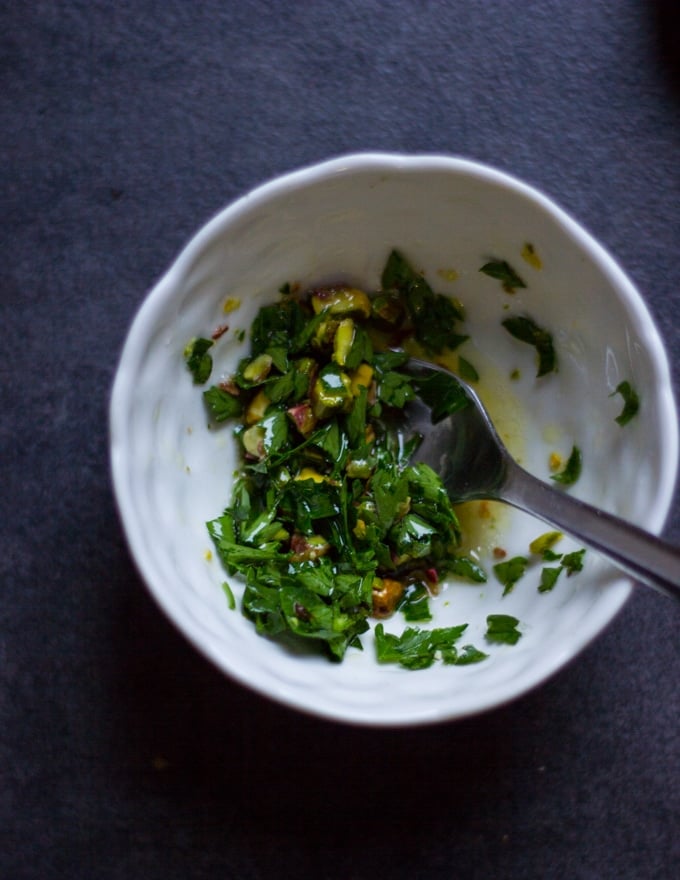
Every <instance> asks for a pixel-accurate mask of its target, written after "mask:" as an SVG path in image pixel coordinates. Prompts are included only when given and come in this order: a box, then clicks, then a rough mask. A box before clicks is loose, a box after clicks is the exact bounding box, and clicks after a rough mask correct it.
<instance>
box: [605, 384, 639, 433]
mask: <svg viewBox="0 0 680 880" xmlns="http://www.w3.org/2000/svg"><path fill="white" fill-rule="evenodd" d="M615 394H620V395H621V397H622V398H623V409H622V410H621V412H620V413H619V415H618V416H617V417H616V418H615V419H614V421H615V422H618V424H619V425H621V426H622V427H623V425H627V424H628V422H629V421H630V420H631V419H632V418H633V416H635V415H636V414H637V411H638V410H639V409H640V398H639V396H638V393H637V391H636V390H635V389H634V388H633V386H632V385H631V384H630V382H628V381H623V382H619V384H618V385H617V386H616V388H615V389H614V391H612V393H611V394H610V395H609V396H610V397H613V396H614V395H615Z"/></svg>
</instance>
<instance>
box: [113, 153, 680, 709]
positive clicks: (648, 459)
mask: <svg viewBox="0 0 680 880" xmlns="http://www.w3.org/2000/svg"><path fill="white" fill-rule="evenodd" d="M528 242H529V243H531V244H532V245H533V247H534V249H535V252H536V254H537V255H538V256H539V258H540V261H541V268H537V267H536V266H535V265H532V264H531V263H530V262H527V261H526V260H525V259H523V258H522V252H523V249H524V248H525V245H526V244H527V243H528ZM393 247H397V248H399V249H400V250H402V251H403V252H404V254H405V255H406V256H407V257H408V258H409V259H410V260H411V261H412V262H413V263H414V264H415V265H417V266H418V267H419V268H420V269H422V270H423V271H424V272H425V274H426V277H427V278H428V280H429V281H430V283H431V284H432V286H433V287H434V288H435V289H436V290H437V291H440V292H442V293H447V294H450V295H452V296H456V297H458V298H459V299H460V300H462V302H463V303H464V305H465V307H466V311H467V321H466V332H468V333H469V334H470V337H471V338H470V341H469V342H467V343H465V346H464V347H463V348H462V349H461V352H460V353H461V354H463V355H464V356H465V357H466V358H467V359H468V360H470V361H472V362H473V363H475V365H476V366H477V368H478V370H479V372H480V374H481V376H482V381H481V391H482V394H483V396H485V397H486V399H487V403H488V405H489V407H490V409H491V411H492V415H494V417H495V418H496V419H497V421H498V424H499V427H500V429H501V433H503V434H504V436H505V438H506V440H507V441H508V444H509V446H510V448H511V450H512V451H513V452H514V453H515V454H516V455H517V457H518V458H519V459H520V460H521V462H522V463H523V464H524V465H525V467H527V469H529V470H530V471H532V472H533V473H535V474H536V475H538V476H541V477H544V478H547V476H548V474H549V471H548V464H547V463H548V459H549V456H550V454H551V453H552V452H558V453H560V454H561V455H563V456H564V457H566V456H567V455H568V454H569V451H570V450H571V447H572V445H574V444H575V445H578V446H579V447H580V448H581V450H582V452H583V459H584V464H583V473H582V476H581V478H580V480H579V481H578V483H577V484H576V485H575V486H574V487H573V489H572V490H571V491H572V492H573V493H574V494H575V495H577V496H579V497H581V498H584V499H585V500H588V501H590V502H592V503H594V504H597V505H598V506H601V507H603V508H606V509H607V510H610V511H612V512H614V513H616V514H618V515H620V516H622V517H624V518H628V519H631V520H635V521H637V522H638V523H642V524H644V526H645V527H646V528H648V529H649V530H651V531H657V532H658V531H659V530H660V529H661V527H662V525H663V522H664V519H665V516H666V513H667V511H668V509H669V505H670V501H671V498H672V492H673V487H674V484H675V477H676V462H677V447H678V440H677V417H676V413H675V408H674V402H673V397H672V393H671V389H670V380H669V373H668V366H667V363H666V359H665V355H664V352H663V348H662V344H661V341H660V339H659V337H658V334H657V332H656V329H655V328H654V325H653V323H652V321H651V319H650V317H649V314H648V313H647V311H646V309H645V307H644V305H643V303H642V301H641V299H640V297H639V295H638V294H637V293H636V292H635V290H634V289H633V287H632V285H631V284H630V282H629V280H628V279H627V278H626V276H625V275H624V274H623V272H622V271H621V270H620V269H619V268H618V266H617V265H616V264H615V263H614V261H613V260H612V259H611V258H610V257H609V256H608V255H607V254H606V253H605V252H604V251H603V250H602V249H601V248H600V247H599V246H598V245H596V244H595V243H594V242H593V241H592V239H590V238H589V237H588V236H587V234H586V233H585V232H584V231H583V230H582V229H581V228H580V227H579V226H577V225H576V224H575V223H574V222H573V221H572V220H571V219H570V218H568V217H567V216H566V215H565V214H563V213H562V212H561V211H560V210H559V209H558V208H556V207H555V206H554V205H553V204H552V203H550V202H549V201H548V200H547V199H545V198H544V197H543V196H541V195H539V194H538V193H536V192H535V191H533V190H530V189H529V188H527V187H525V186H524V185H523V184H521V183H519V182H518V181H515V180H513V179H511V178H508V177H507V176H505V175H502V174H499V173H498V172H495V171H493V170H491V169H488V168H485V167H483V166H479V165H477V164H474V163H470V162H466V161H463V160H457V159H445V158H436V157H420V158H411V159H408V158H403V157H392V156H358V157H349V158H347V159H340V160H334V161H332V162H329V163H325V164H323V165H321V166H317V167H315V168H312V169H307V170H305V171H302V172H296V173H294V174H292V175H288V176H287V177H285V178H282V179H279V180H277V181H274V182H272V183H270V184H266V185H265V186H263V187H261V188H259V189H258V190H256V191H254V192H253V193H252V194H250V195H248V196H246V197H245V198H243V199H241V200H239V201H238V202H236V203H235V204H233V205H232V206H230V207H229V208H227V209H226V210H225V211H224V212H223V213H222V214H220V215H218V216H217V217H216V218H214V219H213V220H212V221H211V222H210V223H209V224H208V225H207V226H206V227H205V228H204V229H203V230H202V231H201V232H200V233H199V234H198V235H197V236H196V237H195V238H194V239H193V240H192V242H191V243H190V244H189V245H188V247H187V248H186V249H185V250H184V252H183V253H182V254H181V255H180V256H179V258H178V259H177V261H176V262H175V264H174V265H173V266H172V267H171V269H170V270H169V272H168V273H167V274H166V275H165V277H164V278H162V280H161V281H160V282H159V283H158V284H157V285H156V287H155V288H154V289H153V291H152V292H151V293H150V295H149V297H148V298H147V299H146V301H145V303H144V304H143V306H142V308H141V309H140V311H139V313H138V315H137V317H136V319H135V321H134V324H133V326H132V328H131V331H130V334H129V337H128V340H127V342H126V344H125V348H124V351H123V354H122V358H121V362H120V365H119V370H118V373H117V377H116V381H115V385H114V390H113V396H112V402H111V450H112V467H113V476H114V485H115V489H116V494H117V499H118V502H119V507H120V510H121V516H122V520H123V524H124V527H125V530H126V534H127V537H128V540H129V543H130V546H131V550H132V552H133V555H134V557H135V559H136V561H137V564H138V565H139V568H140V572H141V574H142V575H143V577H144V578H145V580H146V582H147V583H148V585H149V588H150V589H151V591H152V593H153V595H154V596H155V597H156V599H157V600H158V602H159V604H160V605H161V607H162V608H163V609H164V610H165V611H166V612H167V614H168V615H169V616H170V618H171V619H172V620H173V621H174V622H175V623H176V624H177V625H178V626H179V627H180V628H181V629H182V631H183V632H185V634H186V635H187V636H188V637H189V638H190V639H191V640H192V641H193V643H194V644H195V645H196V646H197V647H198V648H199V649H200V650H201V651H203V652H204V653H205V654H206V655H207V656H208V657H210V658H211V659H212V660H213V661H214V662H215V663H216V664H217V665H218V666H219V667H220V668H221V669H223V670H224V671H225V672H227V673H228V674H230V675H232V676H234V677H235V678H237V679H238V680H240V681H241V682H243V683H245V684H247V685H249V686H251V687H253V688H255V689H256V690H258V691H260V692H262V693H265V694H267V695H269V696H271V697H273V698H275V699H277V700H280V701H282V702H285V703H287V704H289V705H292V706H296V707H298V708H301V709H304V710H306V711H310V712H313V713H316V714H319V715H322V716H326V717H329V718H334V719H341V720H346V721H352V722H357V723H367V724H415V723H423V722H429V721H436V720H442V719H446V718H454V717H460V716H463V715H466V714H469V713H472V712H476V711H480V710H484V709H487V708H490V707H492V706H494V705H497V704H499V703H501V702H504V701H506V700H508V699H511V698H513V697H516V696H517V695H519V694H521V693H523V692H525V691H526V690H528V689H529V688H531V687H533V686H535V685H536V684H538V683H539V682H540V681H542V680H544V679H545V677H547V676H548V675H550V674H552V673H553V672H555V671H556V670H557V669H558V668H559V667H560V666H561V665H563V664H564V663H565V662H566V661H568V660H569V659H571V658H572V657H573V656H574V655H575V654H576V653H577V652H578V651H579V650H580V649H581V648H582V647H583V646H584V645H586V644H587V643H588V641H589V640H590V639H592V638H593V637H594V636H595V635H596V634H597V633H598V632H599V631H601V629H602V628H603V627H604V626H605V625H606V624H607V623H608V622H609V621H610V620H611V618H612V617H613V615H614V614H615V613H616V612H617V610H618V609H619V608H620V607H621V605H622V604H623V602H624V601H625V599H626V597H627V595H628V593H629V590H630V584H629V582H628V581H627V580H626V579H625V578H622V577H620V576H619V575H618V574H617V572H615V571H614V570H613V569H612V568H611V567H610V566H609V565H607V564H606V563H604V562H603V561H602V560H600V559H598V558H596V557H595V555H594V554H588V553H587V554H586V560H587V561H586V566H585V569H584V571H583V572H581V573H580V574H579V575H577V576H574V577H572V578H564V577H563V578H561V579H560V581H559V582H558V584H557V586H556V587H555V589H554V590H553V591H552V592H550V593H547V594H539V593H538V591H537V583H538V579H539V574H540V566H534V567H533V568H532V569H531V570H530V572H529V573H528V574H527V575H525V577H524V578H523V579H522V581H520V583H519V584H518V585H517V587H516V588H515V590H514V591H513V592H512V593H511V594H510V595H508V596H506V597H502V596H501V592H502V589H501V587H500V585H499V584H498V583H497V582H495V580H494V578H493V575H491V574H490V576H489V580H488V583H487V584H485V585H483V586H482V587H479V586H471V585H469V584H465V583H457V584H453V583H452V584H450V585H449V586H447V587H446V589H445V590H444V593H443V594H442V596H440V597H439V598H438V599H437V600H436V601H435V602H434V603H433V608H434V609H435V620H434V622H433V624H432V625H436V626H440V625H452V624H458V623H468V624H469V626H468V630H467V633H466V635H467V636H469V638H468V639H466V640H467V641H469V642H471V643H473V644H475V645H476V646H477V647H479V648H481V649H483V650H487V651H488V652H489V654H490V657H489V659H488V660H486V661H484V662H483V663H480V664H477V665H474V666H469V667H453V668H452V667H445V666H441V665H435V666H433V667H431V668H430V669H427V670H423V671H418V672H408V671H406V670H402V669H399V668H396V667H394V668H393V667H386V666H382V667H381V666H379V665H378V664H377V663H376V661H375V658H374V652H373V646H372V641H371V639H372V636H371V634H370V633H368V634H366V636H364V637H363V641H364V646H365V649H364V651H363V652H359V651H350V652H349V653H348V655H347V657H346V659H345V661H344V662H343V663H342V664H340V665H334V664H331V663H329V662H328V661H327V660H326V659H324V658H319V657H315V656H304V657H300V656H295V655H293V654H291V653H290V652H289V651H287V650H286V649H284V648H283V647H281V646H280V645H278V644H276V643H274V642H271V641H268V640H265V639H263V638H260V637H258V636H257V635H256V633H255V631H254V628H253V627H252V625H251V624H250V623H249V622H248V621H247V620H245V619H244V618H243V617H242V616H241V614H240V613H239V612H238V611H231V610H229V608H228V606H227V600H226V598H225V594H224V592H223V590H222V589H221V584H222V583H223V582H224V581H225V580H227V577H226V575H225V573H224V571H223V570H222V568H221V566H220V563H219V561H218V560H217V558H216V557H215V556H214V555H213V554H212V553H211V542H210V539H209V537H208V534H207V531H206V528H205V522H206V521H207V520H209V519H211V518H213V517H214V516H216V515H218V514H219V513H220V512H221V511H222V509H223V508H224V506H225V505H226V503H227V502H228V500H229V495H230V487H231V481H232V474H233V472H234V469H235V467H236V466H237V461H236V459H235V450H234V446H233V441H232V437H231V432H230V429H229V428H228V427H226V428H222V429H219V430H214V429H212V430H211V429H209V427H208V425H207V419H206V414H205V411H204V408H203V403H202V399H201V394H200V389H197V388H196V387H195V386H194V385H193V384H192V382H191V378H190V376H189V374H188V372H187V370H186V367H185V365H184V362H183V349H184V346H185V345H186V343H187V341H188V340H189V339H190V338H191V337H193V336H196V335H209V334H210V332H211V331H212V330H214V329H215V328H216V327H217V326H219V325H221V324H225V323H227V324H229V330H228V331H227V332H225V333H224V335H223V336H222V337H221V339H220V340H219V342H218V343H217V344H216V345H215V347H214V352H215V370H216V372H215V374H214V378H219V377H220V376H221V375H224V376H227V375H228V374H229V372H230V370H231V369H232V368H233V367H234V365H235V364H236V362H237V361H238V360H239V359H240V358H241V357H243V356H244V355H245V354H246V353H247V351H248V341H247V337H246V340H245V341H240V339H239V334H238V331H239V330H246V331H247V330H248V328H249V326H250V323H251V321H252V319H253V317H254V315H255V313H256V311H257V309H258V308H259V306H260V305H262V304H264V303H266V302H271V301H273V300H275V299H276V298H277V290H278V288H279V287H280V286H281V285H282V284H283V283H284V282H291V283H293V282H295V283H299V284H300V285H301V286H302V287H303V288H304V287H305V286H307V285H311V284H317V283H319V282H324V281H334V280H345V281H350V282H353V283H355V284H357V285H359V286H362V287H364V288H366V289H369V290H370V289H376V288H377V287H378V284H379V278H380V273H381V270H382V267H383V265H384V262H385V259H386V257H387V254H388V253H389V251H390V250H391V249H392V248H393ZM490 258H497V259H505V260H507V261H509V262H510V263H511V264H512V265H513V266H514V267H515V268H516V269H517V271H518V272H519V274H520V275H522V277H523V278H524V279H525V281H526V283H527V287H526V289H524V290H518V291H517V292H516V293H515V294H513V295H510V294H508V293H506V292H505V291H504V290H503V289H502V287H501V285H500V284H499V282H498V281H495V280H494V279H491V278H489V277H488V276H486V275H484V274H482V273H480V272H479V268H480V266H481V265H482V264H483V263H484V262H486V261H487V260H488V259H490ZM228 300H231V301H232V305H233V302H234V301H240V306H239V307H238V308H237V309H235V310H233V311H231V312H229V313H225V308H224V306H225V302H227V301H228ZM524 313H526V314H529V315H531V316H532V317H533V318H534V319H535V320H536V321H537V322H538V323H539V324H541V325H542V326H544V327H546V329H549V330H550V331H551V332H552V333H553V335H554V339H555V343H556V347H557V350H558V357H559V364H560V366H559V372H558V373H557V374H555V375H551V376H549V377H544V378H542V379H536V378H535V364H534V357H533V352H532V350H531V348H530V347H529V346H525V345H522V344H521V343H518V342H517V341H516V340H513V339H512V338H511V337H510V336H509V335H508V334H507V332H506V331H505V330H504V329H503V328H502V327H501V324H500V322H501V320H502V319H503V318H504V317H506V316H507V315H509V314H524ZM513 370H517V371H519V378H518V379H517V378H515V379H514V380H513V379H511V378H510V375H511V373H512V371H513ZM624 379H626V380H629V381H630V382H631V383H632V384H633V385H634V386H635V387H636V388H637V389H638V391H639V393H640V396H641V401H642V403H641V412H640V414H639V416H638V417H637V418H636V419H634V420H633V421H631V422H630V423H629V424H628V425H627V426H625V427H623V428H622V427H620V426H619V425H618V424H617V423H616V422H615V421H614V419H615V417H616V415H618V413H619V412H620V410H621V406H622V401H621V398H620V396H618V395H616V396H614V397H611V396H610V395H611V393H612V392H613V391H614V389H615V388H616V386H617V385H618V383H619V382H620V381H622V380H624ZM470 516H471V521H472V518H473V517H474V511H472V512H470ZM544 531H547V527H546V526H544V525H543V524H541V523H540V522H538V521H536V520H534V519H532V518H531V517H528V516H525V515H523V514H520V513H518V512H514V511H510V510H508V509H504V510H502V511H496V513H495V516H494V517H493V518H492V521H491V524H490V525H488V526H487V527H486V531H482V532H480V534H483V535H484V538H483V541H482V552H484V550H490V548H491V547H493V546H501V547H503V548H504V549H505V550H506V551H507V552H508V554H509V555H515V554H520V553H521V554H526V552H527V546H528V543H529V541H530V540H532V539H533V538H535V537H536V536H537V535H539V534H541V533H542V532H544ZM480 540H481V539H480ZM575 548H576V545H572V544H571V543H570V542H569V539H565V540H564V542H563V544H562V545H561V548H560V549H564V550H569V549H575ZM490 564H491V563H490V562H488V564H487V568H489V569H490ZM232 588H233V591H234V593H235V594H236V596H237V597H238V596H239V595H240V592H241V588H240V585H239V583H238V581H234V582H232ZM494 613H504V614H512V615H514V616H516V617H518V618H519V620H520V621H521V627H520V628H521V629H522V632H523V637H522V639H521V640H520V642H519V643H518V644H517V645H515V646H512V647H510V646H498V647H490V646H488V645H487V644H486V643H485V640H484V631H485V628H486V625H485V621H486V616H487V615H488V614H494ZM404 625H405V624H404V623H403V621H402V620H401V619H399V620H397V619H393V620H392V621H390V622H389V624H388V625H387V626H386V628H388V629H390V628H391V629H392V631H395V632H399V631H401V629H403V627H404Z"/></svg>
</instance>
